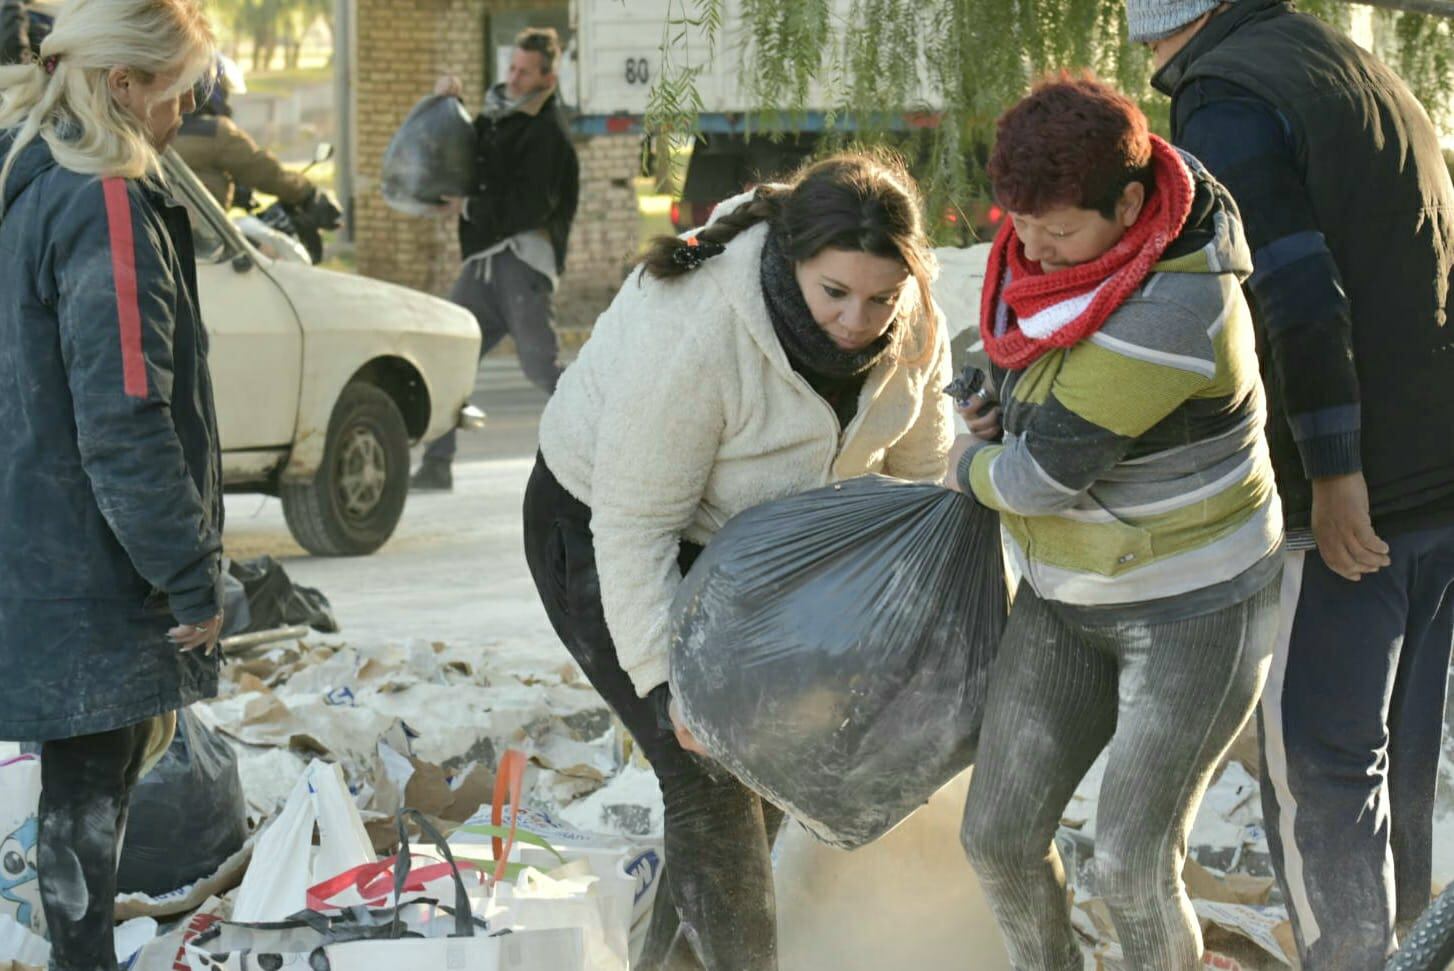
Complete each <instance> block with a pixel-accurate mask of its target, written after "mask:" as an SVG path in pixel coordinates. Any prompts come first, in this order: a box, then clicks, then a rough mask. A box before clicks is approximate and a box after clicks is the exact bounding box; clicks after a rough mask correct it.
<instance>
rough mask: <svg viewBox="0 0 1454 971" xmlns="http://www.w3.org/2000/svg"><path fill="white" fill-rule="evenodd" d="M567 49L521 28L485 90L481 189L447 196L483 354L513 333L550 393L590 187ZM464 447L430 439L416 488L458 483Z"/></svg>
mask: <svg viewBox="0 0 1454 971" xmlns="http://www.w3.org/2000/svg"><path fill="white" fill-rule="evenodd" d="M560 56H561V52H560V38H559V37H558V36H556V33H555V30H554V29H553V28H550V27H535V28H529V29H526V30H523V31H521V32H520V34H519V36H517V37H516V38H515V50H514V51H513V52H512V53H511V55H510V69H509V75H508V77H507V78H506V80H505V81H503V82H501V83H499V84H496V85H495V86H494V87H492V88H490V89H489V91H487V92H485V103H484V106H483V107H482V109H481V110H480V113H479V114H478V115H477V116H476V117H475V122H474V128H475V136H476V149H475V182H476V186H475V189H474V191H473V192H472V194H470V195H469V196H466V197H464V198H458V199H451V198H446V199H445V206H444V211H445V212H447V213H450V214H452V215H454V216H456V217H458V219H459V248H460V252H461V254H463V256H464V266H462V267H461V268H460V273H459V277H458V278H456V280H455V281H454V287H453V288H452V289H451V290H450V293H449V299H450V300H453V301H454V302H455V303H457V304H459V305H460V306H461V307H464V308H465V309H467V310H468V311H469V312H470V313H472V314H474V315H475V322H476V323H478V324H479V325H480V336H481V337H482V338H483V340H482V342H481V344H480V356H481V357H483V356H484V355H486V354H488V353H489V352H490V349H491V348H493V347H494V346H495V345H497V344H499V343H500V341H502V340H504V339H505V338H506V337H507V336H509V337H510V338H512V339H513V340H514V341H515V352H516V354H518V355H519V358H520V369H521V370H522V371H523V372H524V373H525V376H526V377H527V378H529V379H530V383H531V384H534V385H535V386H536V387H538V388H540V389H541V390H542V391H544V392H546V393H547V394H549V393H552V392H554V391H555V386H556V383H557V382H558V381H559V380H560V371H561V369H560V362H559V361H557V360H556V357H557V354H558V351H559V346H558V343H557V341H556V337H555V288H556V284H557V283H558V282H559V276H560V274H561V273H563V272H564V271H565V253H566V244H567V242H568V241H569V239H570V230H571V223H572V222H573V221H574V220H575V217H576V205H577V203H578V202H579V199H580V188H581V186H580V181H581V180H580V160H579V159H578V158H577V157H576V149H575V145H574V144H572V142H571V139H570V132H569V130H568V127H567V123H566V120H565V114H564V112H563V110H562V108H561V103H560V96H559V95H558V94H557V92H556V85H557V82H558V77H557V75H556V68H557V67H558V62H559V61H560ZM434 93H435V94H438V95H448V96H451V97H455V98H461V99H463V97H464V85H463V84H462V83H461V82H460V79H459V78H457V77H455V76H453V75H446V76H445V77H442V78H440V79H439V82H438V84H436V85H435V88H434ZM455 450H456V443H455V433H454V432H453V431H452V430H451V431H449V432H447V433H445V434H444V435H443V436H441V437H440V438H438V439H437V440H435V441H433V442H431V443H430V444H429V447H428V448H427V449H425V451H424V460H423V462H421V463H420V465H419V468H418V469H417V470H416V471H415V473H414V476H413V478H412V479H410V482H409V488H410V489H411V490H414V491H417V492H448V491H450V490H451V489H453V488H454V473H453V472H452V471H451V469H452V468H453V462H454V456H455Z"/></svg>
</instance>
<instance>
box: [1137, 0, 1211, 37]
mask: <svg viewBox="0 0 1454 971" xmlns="http://www.w3.org/2000/svg"><path fill="white" fill-rule="evenodd" d="M1221 4H1222V0H1126V39H1127V40H1128V41H1130V42H1131V43H1132V44H1145V43H1147V42H1148V41H1153V40H1161V39H1162V38H1165V37H1170V36H1171V35H1172V34H1174V33H1176V32H1177V31H1178V30H1181V29H1182V28H1183V27H1185V26H1186V25H1187V24H1189V23H1191V22H1192V21H1193V20H1196V19H1197V18H1198V17H1200V16H1201V15H1202V14H1204V13H1206V12H1207V11H1208V10H1215V9H1216V8H1217V7H1219V6H1221Z"/></svg>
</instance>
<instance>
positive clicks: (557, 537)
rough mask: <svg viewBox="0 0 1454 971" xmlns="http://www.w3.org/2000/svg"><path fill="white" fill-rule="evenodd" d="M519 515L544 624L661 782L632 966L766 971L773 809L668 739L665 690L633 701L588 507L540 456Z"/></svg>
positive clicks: (771, 944) (689, 550)
mask: <svg viewBox="0 0 1454 971" xmlns="http://www.w3.org/2000/svg"><path fill="white" fill-rule="evenodd" d="M524 514H525V558H526V560H527V561H528V562H529V564H530V573H531V576H532V577H534V579H535V586H536V588H537V589H538V590H539V592H540V599H541V602H542V603H543V604H544V605H545V612H546V614H548V615H549V617H550V622H551V624H552V625H553V626H554V627H555V631H556V633H557V634H559V635H560V639H561V640H562V641H563V642H564V643H565V646H566V649H567V650H569V651H570V653H571V656H572V657H574V658H575V659H576V663H578V664H579V665H580V666H581V669H582V670H583V671H584V672H585V674H586V677H587V678H588V679H589V680H590V682H591V684H592V685H593V686H594V687H595V689H596V690H597V691H598V692H599V693H600V695H601V697H602V698H604V699H605V701H606V703H607V704H608V705H610V706H611V708H612V709H613V710H614V711H615V712H616V714H617V715H618V716H619V717H620V719H621V721H622V722H623V723H625V725H626V728H627V729H628V730H630V732H631V734H632V735H633V736H634V737H635V739H636V743H637V745H639V746H640V747H641V750H642V752H644V753H645V755H646V757H647V758H648V759H649V760H650V761H651V766H652V769H653V770H654V771H655V772H656V777H657V780H658V781H659V782H660V784H661V794H662V799H663V801H664V803H665V805H666V820H665V829H666V833H665V836H666V862H667V866H666V869H665V870H664V871H663V875H662V881H663V883H662V886H661V887H660V889H659V890H658V893H657V907H656V910H655V912H654V913H653V914H652V922H651V930H650V932H649V934H648V940H647V946H646V952H645V953H644V954H643V956H642V960H641V962H640V967H642V968H644V969H647V971H653V969H657V968H684V967H685V968H691V967H696V966H698V965H697V964H696V962H697V961H700V962H701V965H703V966H705V967H706V968H707V969H708V971H773V969H775V968H776V967H777V925H776V902H775V900H774V897H773V887H772V861H771V859H770V857H769V849H770V847H771V842H772V839H773V837H774V836H775V835H776V834H777V830H778V828H779V827H780V826H781V824H782V813H781V812H780V811H779V810H777V809H776V808H775V807H773V806H771V805H768V804H764V803H763V802H762V800H761V799H760V798H758V796H757V795H756V794H755V793H753V792H752V791H751V790H750V789H748V788H747V787H746V786H744V785H743V784H742V783H741V782H739V781H737V779H736V778H734V777H733V776H732V775H730V774H729V773H728V772H726V770H724V769H722V768H721V767H719V766H717V765H715V764H714V763H712V762H711V761H710V760H708V759H703V758H700V757H698V756H696V755H693V754H692V753H690V752H688V751H686V750H685V749H683V748H682V747H681V746H680V745H679V744H677V740H676V735H675V734H674V733H673V732H672V729H671V723H670V720H669V718H668V717H667V714H666V701H667V697H666V692H667V688H666V686H665V685H662V686H661V687H659V688H657V689H655V690H654V691H652V692H651V694H650V695H649V696H648V697H646V698H641V697H638V696H637V694H636V689H635V688H634V687H633V686H632V684H631V679H630V678H629V677H628V676H627V674H626V672H625V671H624V670H622V668H621V664H620V661H619V660H618V659H617V657H616V646H615V644H614V643H612V640H611V634H610V632H609V631H608V630H607V628H606V618H605V614H604V612H603V610H602V607H601V584H600V577H599V576H598V575H597V573H596V555H595V547H594V544H593V542H592V538H591V510H590V509H589V508H588V507H587V506H585V505H584V504H583V503H581V502H580V501H578V500H577V499H575V498H574V497H572V496H571V495H570V493H568V492H566V491H565V489H564V488H563V487H562V486H561V484H560V483H559V482H558V481H556V478H555V476H554V475H553V474H551V471H550V469H549V468H547V467H546V465H545V461H544V460H543V459H540V458H537V459H536V463H535V471H534V472H533V473H532V474H531V476H530V484H529V486H528V487H527V488H526V490H525V510H524ZM700 553H701V547H699V546H695V545H694V544H691V543H685V542H684V543H683V544H682V549H681V556H680V560H679V562H680V564H681V567H682V570H683V571H684V572H685V571H686V570H687V569H688V568H689V567H690V566H691V564H692V561H693V560H695V559H696V557H697V555H698V554H700ZM678 924H680V934H678ZM690 952H694V957H693V954H692V953H690Z"/></svg>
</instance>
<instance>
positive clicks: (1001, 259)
mask: <svg viewBox="0 0 1454 971" xmlns="http://www.w3.org/2000/svg"><path fill="white" fill-rule="evenodd" d="M1151 160H1152V168H1153V171H1154V174H1155V180H1156V188H1155V189H1154V190H1153V191H1152V192H1151V194H1150V196H1149V197H1148V198H1147V200H1146V205H1145V206H1144V207H1143V208H1142V210H1141V215H1140V216H1139V217H1138V218H1137V220H1136V223H1135V225H1133V226H1132V227H1131V228H1130V229H1128V230H1126V235H1124V236H1122V237H1121V239H1120V241H1119V242H1118V243H1116V245H1115V246H1112V247H1111V248H1110V249H1109V250H1107V251H1106V252H1105V253H1103V254H1102V255H1101V256H1100V257H1099V258H1098V259H1095V260H1092V261H1091V262H1089V263H1081V264H1079V265H1077V266H1072V267H1069V268H1067V269H1064V270H1061V271H1059V272H1057V273H1046V272H1045V271H1043V270H1042V269H1040V264H1039V263H1034V262H1031V261H1030V260H1027V259H1025V247H1024V246H1023V245H1021V243H1020V238H1019V237H1018V236H1017V235H1016V234H1015V226H1014V222H1013V220H1010V219H1006V220H1005V221H1004V223H1003V224H1001V226H1000V231H999V234H998V235H996V236H995V242H994V247H993V248H992V249H991V250H990V257H989V266H988V267H987V268H986V270H985V286H984V292H983V293H982V294H981V297H980V336H981V337H982V338H983V339H984V349H985V352H986V353H987V354H989V358H990V360H991V361H993V362H994V363H995V364H997V365H998V366H1000V367H1002V368H1007V369H1009V370H1021V369H1023V368H1026V367H1028V366H1030V364H1032V363H1033V362H1034V361H1035V360H1036V359H1037V358H1039V357H1040V355H1042V354H1044V353H1046V352H1047V351H1050V350H1052V349H1054V348H1057V347H1070V346H1072V345H1073V344H1075V343H1077V342H1078V341H1081V340H1084V339H1085V338H1087V337H1089V336H1090V335H1091V334H1094V333H1095V332H1096V331H1098V330H1100V329H1101V325H1103V324H1104V323H1105V322H1106V318H1108V317H1110V315H1111V313H1112V312H1113V311H1114V310H1115V309H1116V308H1117V307H1119V306H1120V305H1121V304H1122V303H1124V302H1125V301H1126V299H1127V298H1128V297H1130V296H1131V294H1133V293H1135V292H1136V290H1137V289H1138V288H1140V286H1141V284H1142V283H1144V282H1145V280H1146V278H1147V277H1148V276H1149V275H1150V274H1151V268H1152V267H1153V266H1155V265H1156V263H1157V261H1159V260H1160V259H1161V255H1162V254H1163V253H1165V252H1166V248H1167V247H1168V246H1170V245H1171V242H1172V240H1174V239H1176V237H1177V236H1178V235H1179V234H1180V233H1181V230H1182V227H1183V226H1184V225H1185V224H1186V220H1187V216H1188V215H1190V213H1191V204H1192V192H1193V189H1192V177H1191V171H1190V170H1189V169H1188V168H1187V166H1186V163H1185V162H1183V161H1182V160H1181V156H1180V155H1178V154H1177V151H1176V149H1174V148H1172V147H1171V146H1170V145H1168V144H1167V143H1166V142H1165V141H1163V140H1162V139H1160V138H1158V137H1157V136H1155V135H1152V136H1151Z"/></svg>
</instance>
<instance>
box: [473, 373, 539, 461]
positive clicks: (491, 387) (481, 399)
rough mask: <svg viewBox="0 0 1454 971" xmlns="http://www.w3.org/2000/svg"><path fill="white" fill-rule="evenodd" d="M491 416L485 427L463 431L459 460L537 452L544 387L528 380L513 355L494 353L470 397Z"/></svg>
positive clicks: (513, 456)
mask: <svg viewBox="0 0 1454 971" xmlns="http://www.w3.org/2000/svg"><path fill="white" fill-rule="evenodd" d="M470 400H471V401H473V402H474V404H475V406H476V407H478V408H481V409H483V410H484V412H485V414H486V415H488V416H489V425H488V426H486V428H485V429H484V430H483V431H478V432H461V433H460V439H459V461H462V462H466V461H472V460H478V459H513V458H529V457H531V456H533V455H534V454H535V445H536V441H537V434H538V432H539V428H540V412H541V411H542V410H543V409H544V408H545V402H546V400H547V398H546V394H545V392H544V391H541V390H540V389H539V388H537V387H535V385H533V384H531V383H530V382H529V381H527V380H525V375H523V374H521V373H520V365H519V363H518V362H517V361H516V359H515V358H514V357H513V356H509V357H506V356H501V355H494V354H492V355H490V356H489V357H486V358H485V360H484V363H483V364H482V365H481V366H480V375H479V378H478V379H477V380H476V382H475V393H474V396H473V397H472V398H471V399H470Z"/></svg>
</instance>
